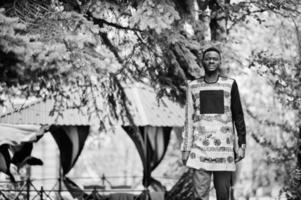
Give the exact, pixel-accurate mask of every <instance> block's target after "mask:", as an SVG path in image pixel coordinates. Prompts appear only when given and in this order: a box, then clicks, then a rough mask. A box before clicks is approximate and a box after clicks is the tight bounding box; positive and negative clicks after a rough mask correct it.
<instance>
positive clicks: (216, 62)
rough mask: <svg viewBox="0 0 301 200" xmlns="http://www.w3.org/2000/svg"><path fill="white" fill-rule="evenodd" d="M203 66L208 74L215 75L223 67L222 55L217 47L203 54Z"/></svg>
mask: <svg viewBox="0 0 301 200" xmlns="http://www.w3.org/2000/svg"><path fill="white" fill-rule="evenodd" d="M202 62H203V66H204V69H205V72H206V73H214V72H216V71H218V70H219V68H220V65H221V53H220V51H219V50H218V49H217V48H215V47H210V48H207V49H205V50H204V52H203V59H202Z"/></svg>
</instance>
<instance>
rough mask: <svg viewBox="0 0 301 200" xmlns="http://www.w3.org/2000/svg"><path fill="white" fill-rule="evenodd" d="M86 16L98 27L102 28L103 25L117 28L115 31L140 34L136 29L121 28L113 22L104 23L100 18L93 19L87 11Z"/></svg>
mask: <svg viewBox="0 0 301 200" xmlns="http://www.w3.org/2000/svg"><path fill="white" fill-rule="evenodd" d="M86 15H87V18H88V19H92V21H93V22H94V24H97V25H99V27H103V25H104V24H106V25H108V26H111V27H114V28H117V29H122V30H128V31H137V32H142V30H139V29H137V28H131V27H128V26H122V25H120V24H116V23H113V22H108V21H106V20H104V19H101V18H96V17H93V15H92V13H91V12H90V11H88V12H87V14H86Z"/></svg>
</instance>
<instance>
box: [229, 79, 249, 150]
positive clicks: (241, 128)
mask: <svg viewBox="0 0 301 200" xmlns="http://www.w3.org/2000/svg"><path fill="white" fill-rule="evenodd" d="M231 112H232V119H233V121H234V124H235V127H236V131H237V136H238V146H239V147H241V145H242V144H246V125H245V120H244V114H243V110H242V106H241V101H240V96H239V91H238V87H237V84H236V81H234V83H233V85H232V89H231Z"/></svg>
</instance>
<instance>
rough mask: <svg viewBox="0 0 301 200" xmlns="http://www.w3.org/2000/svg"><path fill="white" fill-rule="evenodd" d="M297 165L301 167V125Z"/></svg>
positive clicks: (300, 128)
mask: <svg viewBox="0 0 301 200" xmlns="http://www.w3.org/2000/svg"><path fill="white" fill-rule="evenodd" d="M297 165H298V168H299V169H301V126H300V127H299V137H298V153H297Z"/></svg>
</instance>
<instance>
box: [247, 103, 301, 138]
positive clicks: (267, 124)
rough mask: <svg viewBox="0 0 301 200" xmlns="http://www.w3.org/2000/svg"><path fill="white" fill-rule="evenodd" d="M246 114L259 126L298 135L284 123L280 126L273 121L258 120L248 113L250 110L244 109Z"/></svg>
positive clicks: (250, 112) (296, 131)
mask: <svg viewBox="0 0 301 200" xmlns="http://www.w3.org/2000/svg"><path fill="white" fill-rule="evenodd" d="M246 111H247V114H248V115H249V116H250V117H251V118H253V119H254V120H256V121H257V122H258V123H259V124H262V125H265V126H277V127H279V128H280V129H282V130H283V131H285V132H287V133H293V134H294V135H297V134H298V130H295V129H294V128H293V127H291V126H289V125H288V124H286V123H284V124H280V123H277V122H274V121H269V120H261V119H259V118H258V117H257V116H256V115H255V114H254V113H252V111H250V109H248V108H247V109H246Z"/></svg>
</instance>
